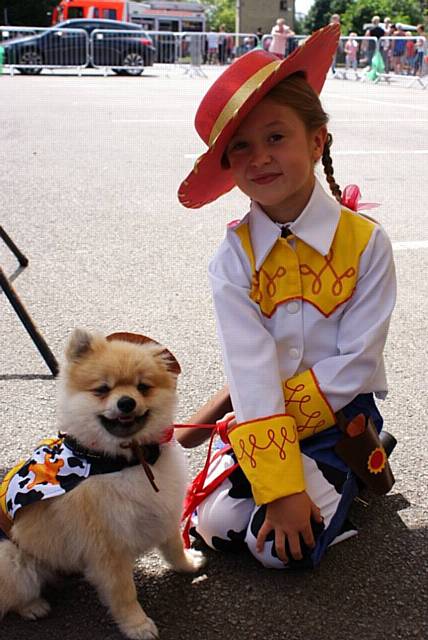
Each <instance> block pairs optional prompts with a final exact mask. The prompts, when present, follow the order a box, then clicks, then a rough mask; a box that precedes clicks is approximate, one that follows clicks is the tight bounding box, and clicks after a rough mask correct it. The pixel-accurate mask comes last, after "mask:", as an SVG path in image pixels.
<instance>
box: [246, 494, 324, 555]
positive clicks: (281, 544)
mask: <svg viewBox="0 0 428 640" xmlns="http://www.w3.org/2000/svg"><path fill="white" fill-rule="evenodd" d="M311 517H312V518H314V520H315V521H316V522H320V523H321V522H322V520H323V518H322V516H321V512H320V510H319V509H318V507H317V505H316V504H315V503H314V502H312V500H311V499H310V497H309V496H308V494H307V493H306V491H302V492H301V493H293V494H292V495H291V496H285V497H284V498H278V500H274V501H273V502H270V503H269V504H268V505H267V508H266V517H265V521H264V523H263V525H262V527H261V529H260V531H259V535H258V536H257V545H256V549H257V551H258V552H259V553H261V552H262V551H263V548H264V545H265V540H266V537H267V535H268V534H269V533H270V532H271V531H272V530H274V532H275V548H276V552H277V554H278V557H279V558H280V559H281V560H282V561H283V562H284V563H285V564H286V563H287V562H288V557H287V554H286V551H285V538H286V537H287V539H288V545H289V547H290V552H291V555H292V556H293V558H294V559H295V560H301V559H302V550H301V548H300V538H299V535H301V536H302V538H303V540H304V541H305V543H306V545H307V546H308V547H309V548H311V549H313V547H314V546H315V540H314V534H313V532H312V527H311Z"/></svg>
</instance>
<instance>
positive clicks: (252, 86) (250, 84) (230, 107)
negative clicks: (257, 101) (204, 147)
mask: <svg viewBox="0 0 428 640" xmlns="http://www.w3.org/2000/svg"><path fill="white" fill-rule="evenodd" d="M281 63H282V60H275V61H274V62H270V63H269V64H267V65H266V66H264V67H263V68H262V69H259V70H258V71H257V72H256V73H255V74H254V75H252V76H251V78H248V80H247V81H246V82H244V84H242V85H241V86H240V87H239V89H238V90H237V91H235V93H234V94H233V96H232V97H231V98H230V100H229V101H228V102H227V104H226V105H225V106H224V107H223V109H222V111H221V113H220V115H219V116H218V118H217V120H216V121H215V123H214V126H213V128H212V130H211V135H210V139H209V143H208V144H209V146H210V147H211V146H212V145H213V144H214V143H215V141H216V139H217V138H218V136H219V135H220V134H221V133H222V131H223V129H224V128H225V126H226V125H227V124H228V123H229V122H230V120H231V119H232V118H234V117H235V116H237V114H238V113H239V109H240V108H241V106H242V105H243V104H244V102H245V101H246V100H248V98H249V97H250V96H251V94H252V93H254V91H256V90H257V89H258V88H259V87H260V86H261V85H262V84H263V83H264V81H265V80H266V78H268V77H269V76H270V75H271V74H272V73H275V71H277V70H278V68H279V67H280V65H281Z"/></svg>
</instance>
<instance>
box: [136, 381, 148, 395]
mask: <svg viewBox="0 0 428 640" xmlns="http://www.w3.org/2000/svg"><path fill="white" fill-rule="evenodd" d="M137 389H138V391H139V392H140V393H147V391H149V390H150V389H151V386H150V385H149V384H146V383H145V382H140V383H139V384H138V385H137Z"/></svg>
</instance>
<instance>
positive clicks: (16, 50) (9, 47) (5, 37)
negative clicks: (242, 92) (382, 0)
mask: <svg viewBox="0 0 428 640" xmlns="http://www.w3.org/2000/svg"><path fill="white" fill-rule="evenodd" d="M307 37H308V36H306V35H303V36H302V35H292V36H289V37H288V38H287V39H286V45H285V50H284V55H289V54H290V53H292V52H293V51H294V49H295V48H296V47H298V46H299V45H300V44H301V43H302V41H304V40H305V39H306V38H307ZM271 41H272V35H271V34H265V35H264V36H263V37H262V38H261V39H259V38H258V36H257V35H256V34H255V33H226V32H224V33H222V32H217V31H216V32H179V33H177V32H172V31H149V32H145V31H141V32H140V31H136V30H130V31H123V30H106V29H97V30H95V31H93V32H92V33H91V35H90V37H89V35H88V33H87V32H86V31H85V30H83V29H61V28H58V27H53V28H50V29H43V28H39V27H10V26H4V27H0V46H2V47H3V50H4V51H3V65H4V67H5V68H9V70H10V73H11V74H12V75H13V73H14V72H15V71H16V70H19V71H20V72H21V73H40V72H41V70H42V69H43V68H51V69H55V68H66V67H75V68H77V69H78V72H79V75H81V72H82V70H83V69H84V68H86V67H94V68H102V69H104V73H105V75H106V74H107V70H108V69H113V71H115V72H116V73H128V74H131V75H139V74H141V73H142V72H143V70H144V68H145V67H149V66H151V65H153V64H158V65H159V64H161V65H162V64H166V65H178V66H179V67H183V66H184V67H185V68H186V69H187V70H189V69H191V70H195V69H199V68H200V67H203V66H204V65H226V64H230V63H232V62H233V60H234V59H235V58H237V57H239V56H241V55H243V54H244V53H247V52H248V51H251V50H252V49H254V48H255V47H263V48H264V49H266V50H269V46H270V43H271ZM409 43H411V45H409ZM378 52H380V54H381V56H382V60H383V66H384V69H383V70H381V71H377V75H376V79H375V81H381V80H385V81H386V82H390V81H392V80H397V78H403V76H407V77H408V78H409V80H411V82H410V84H409V86H413V84H415V83H417V84H418V86H419V85H420V86H422V87H423V88H426V87H427V86H428V55H427V40H426V38H424V37H422V36H418V35H417V34H415V35H412V36H384V37H382V38H380V39H379V40H377V39H376V38H373V37H366V36H353V37H352V38H351V37H350V36H341V38H340V44H339V47H338V50H337V53H336V56H335V60H334V61H333V65H332V71H334V76H335V78H338V79H355V80H360V79H361V80H364V79H366V78H367V75H366V72H367V71H369V70H370V69H371V67H372V60H373V57H374V55H375V54H376V53H378ZM199 73H200V75H203V71H202V70H201V71H200V72H199Z"/></svg>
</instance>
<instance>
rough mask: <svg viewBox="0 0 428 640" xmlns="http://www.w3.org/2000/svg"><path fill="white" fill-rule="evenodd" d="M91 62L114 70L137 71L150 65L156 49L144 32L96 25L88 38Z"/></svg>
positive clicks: (131, 73)
mask: <svg viewBox="0 0 428 640" xmlns="http://www.w3.org/2000/svg"><path fill="white" fill-rule="evenodd" d="M89 52H90V65H91V66H92V67H94V68H103V69H104V70H105V73H106V71H107V69H113V71H115V72H116V73H126V74H129V75H140V74H141V73H142V72H143V71H144V68H145V67H150V66H152V65H153V63H154V60H155V49H154V46H153V41H152V39H151V38H149V37H148V35H147V34H146V33H145V32H140V31H125V30H122V29H95V30H94V31H93V32H92V33H91V37H90V42H89Z"/></svg>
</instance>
